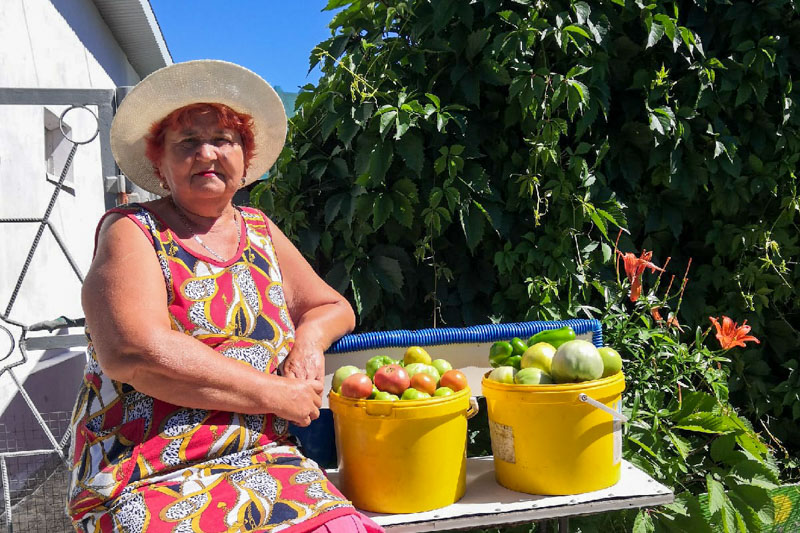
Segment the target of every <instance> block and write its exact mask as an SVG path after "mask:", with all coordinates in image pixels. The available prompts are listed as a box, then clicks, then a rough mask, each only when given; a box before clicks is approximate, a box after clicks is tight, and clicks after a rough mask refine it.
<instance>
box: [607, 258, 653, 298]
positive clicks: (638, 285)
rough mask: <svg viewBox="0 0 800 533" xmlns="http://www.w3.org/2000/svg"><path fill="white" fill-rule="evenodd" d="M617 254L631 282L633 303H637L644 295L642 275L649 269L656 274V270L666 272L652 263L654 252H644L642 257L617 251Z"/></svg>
mask: <svg viewBox="0 0 800 533" xmlns="http://www.w3.org/2000/svg"><path fill="white" fill-rule="evenodd" d="M617 253H618V254H619V255H620V256H621V257H622V263H623V265H624V266H625V275H626V276H628V280H629V281H630V282H631V294H630V298H631V301H632V302H635V301H636V300H638V299H639V296H641V294H642V274H644V271H645V270H647V269H648V268H649V269H650V272H655V271H656V270H658V271H659V272H664V269H663V268H660V267H657V266H656V265H654V264H653V263H651V262H650V259H651V258H652V257H653V252H648V251H646V250H642V255H641V256H639V257H636V255H634V254H632V253H630V252H628V253H626V254H623V253H622V252H620V251H617Z"/></svg>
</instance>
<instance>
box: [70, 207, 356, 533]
mask: <svg viewBox="0 0 800 533" xmlns="http://www.w3.org/2000/svg"><path fill="white" fill-rule="evenodd" d="M239 210H240V213H241V215H242V219H243V221H244V224H245V226H246V231H244V232H243V238H242V239H241V242H240V244H239V250H238V252H237V254H236V255H235V256H234V258H233V259H231V260H230V261H228V262H225V263H221V262H219V261H217V260H215V259H212V258H209V257H202V256H196V255H194V254H193V253H192V252H190V251H188V250H187V249H185V248H184V247H183V246H181V244H180V242H179V241H178V240H177V239H176V237H175V235H174V234H173V232H172V231H171V230H169V228H167V227H166V226H165V225H164V224H163V223H162V222H161V221H160V220H159V219H158V218H157V217H156V216H155V215H154V214H153V213H151V212H150V211H148V210H147V209H145V208H144V207H142V206H139V205H137V204H132V205H131V206H125V207H121V208H116V209H112V210H110V211H109V213H114V212H116V213H122V214H124V215H126V216H127V217H128V218H130V219H131V220H133V221H134V222H135V223H136V224H137V225H138V226H139V227H140V228H141V229H142V231H144V233H145V234H146V235H147V236H148V237H149V239H150V241H151V242H152V244H153V247H154V249H155V253H156V255H157V256H158V259H159V262H160V263H161V269H162V272H163V274H164V280H165V283H166V288H167V295H168V302H167V305H168V308H169V315H170V319H171V322H172V328H173V329H174V330H177V331H181V332H183V333H185V334H187V335H192V336H193V337H195V338H196V339H198V340H199V341H201V342H203V343H205V344H206V345H208V346H211V347H212V348H214V349H215V350H217V351H218V352H220V353H222V354H224V355H225V356H226V357H230V358H233V359H237V360H238V361H241V362H242V363H244V364H248V365H251V366H253V367H255V368H257V369H259V370H261V371H262V372H270V373H275V372H276V370H277V368H278V365H279V364H280V362H281V361H282V360H283V358H285V357H286V355H287V354H288V353H289V350H290V349H291V347H292V343H293V341H294V326H293V324H292V321H291V318H290V317H289V312H288V310H287V308H286V302H285V300H284V293H283V286H282V284H281V272H280V269H279V267H278V260H277V257H276V254H275V250H274V248H273V245H272V238H271V235H270V232H269V227H268V225H267V221H266V217H265V216H264V215H263V214H262V213H261V212H260V211H257V210H255V209H250V208H239ZM107 214H108V213H107ZM101 223H102V221H101ZM99 227H100V226H99V225H98V228H99ZM131 298H136V295H135V294H132V295H131ZM86 334H87V337H88V338H89V344H88V353H87V365H86V369H85V375H84V378H83V382H82V385H81V388H80V392H79V395H78V399H77V402H76V405H75V408H74V411H73V417H72V435H73V441H72V445H71V449H70V456H71V460H72V463H73V469H72V475H71V483H70V490H69V495H68V502H67V512H68V514H69V515H70V516H71V517H72V520H73V525H74V526H75V528H76V530H77V531H88V532H94V531H103V532H104V531H120V532H126V533H127V532H142V531H148V532H159V533H160V532H164V531H172V532H176V533H183V532H190V531H191V532H204V533H211V532H217V531H229V532H238V531H271V532H278V531H285V532H290V533H302V532H305V531H312V530H314V529H315V528H317V527H320V526H321V525H322V524H324V523H325V522H328V521H329V520H333V519H335V518H337V517H341V516H345V515H348V514H355V513H357V511H356V510H355V509H354V508H353V507H352V505H351V504H350V502H348V501H347V500H346V499H345V498H344V497H343V496H342V495H341V493H339V491H338V490H337V489H336V488H335V487H334V486H333V485H332V484H330V483H329V482H328V480H327V478H326V477H325V475H324V474H323V472H322V471H321V470H320V469H319V467H318V466H317V464H316V463H315V462H314V461H312V460H310V459H307V458H305V457H303V456H302V455H301V454H300V452H299V451H298V450H297V449H296V448H295V447H294V446H293V445H292V443H291V440H290V438H289V437H288V435H287V429H288V423H287V422H286V420H283V419H281V418H279V417H277V416H275V415H273V414H263V415H246V414H238V413H231V412H224V411H212V410H203V409H189V408H185V407H180V406H177V405H172V404H169V403H166V402H163V401H161V400H158V399H156V398H153V397H151V396H147V395H146V394H143V393H141V392H139V391H137V390H136V389H134V388H133V387H131V386H130V385H127V384H125V383H120V382H117V381H113V380H111V379H109V378H108V377H106V376H105V375H104V374H103V372H102V370H101V369H100V366H99V365H98V362H97V357H96V354H95V352H94V349H93V346H92V343H91V333H90V332H89V331H88V329H87V332H86Z"/></svg>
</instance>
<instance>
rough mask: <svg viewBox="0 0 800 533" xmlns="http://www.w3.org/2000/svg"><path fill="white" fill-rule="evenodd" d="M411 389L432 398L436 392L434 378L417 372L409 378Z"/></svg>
mask: <svg viewBox="0 0 800 533" xmlns="http://www.w3.org/2000/svg"><path fill="white" fill-rule="evenodd" d="M411 387H412V388H414V389H417V390H418V391H422V392H427V393H428V394H430V395H431V396H432V395H433V393H434V392H436V378H434V377H433V376H431V375H430V374H428V373H426V372H417V373H416V374H414V375H413V376H412V377H411Z"/></svg>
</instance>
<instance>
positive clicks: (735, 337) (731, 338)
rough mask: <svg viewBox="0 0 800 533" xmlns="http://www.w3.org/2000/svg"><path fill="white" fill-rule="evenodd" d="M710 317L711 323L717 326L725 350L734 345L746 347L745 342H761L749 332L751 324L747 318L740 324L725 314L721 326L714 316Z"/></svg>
mask: <svg viewBox="0 0 800 533" xmlns="http://www.w3.org/2000/svg"><path fill="white" fill-rule="evenodd" d="M708 319H709V320H711V323H712V324H714V327H715V328H717V335H716V337H717V340H718V341H719V345H720V347H721V348H722V349H723V350H729V349H731V348H733V347H734V346H741V347H742V348H744V343H746V342H750V341H753V342H755V343H756V344H761V341H759V340H758V339H757V338H755V337H753V336H752V335H748V333H750V326H748V325H747V320H745V321H744V322H743V323H742V325H741V326H739V325H738V324H736V322H734V321H733V320H731V319H730V318H728V317H726V316H724V315H723V316H722V325H721V326H720V324H719V321H718V320H717V319H716V318H714V317H713V316H710V317H708Z"/></svg>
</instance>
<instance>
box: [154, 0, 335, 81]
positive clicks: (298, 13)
mask: <svg viewBox="0 0 800 533" xmlns="http://www.w3.org/2000/svg"><path fill="white" fill-rule="evenodd" d="M327 3H328V1H327V0H221V1H220V0H215V1H211V0H150V4H151V5H152V7H153V11H154V12H155V14H156V18H157V19H158V23H159V25H160V26H161V32H162V33H163V34H164V39H165V40H166V41H167V46H168V47H169V50H170V53H171V54H172V59H173V60H174V61H175V62H179V61H187V60H190V59H223V60H225V61H232V62H234V63H238V64H240V65H242V66H244V67H247V68H249V69H250V70H252V71H254V72H256V73H257V74H259V75H261V77H262V78H264V79H265V80H267V81H268V82H269V83H271V84H272V85H277V86H280V88H281V89H283V90H284V91H288V92H296V91H297V87H298V86H302V85H304V84H306V83H316V82H317V80H318V79H319V75H320V74H319V69H315V70H314V71H312V72H311V74H307V73H308V58H309V55H310V54H311V50H312V49H313V48H314V46H316V45H317V44H319V43H320V42H322V41H324V40H325V39H327V38H329V37H330V35H331V30H330V29H329V28H328V24H329V23H330V21H331V20H332V19H333V17H334V12H333V11H322V9H323V8H324V7H325V6H326V5H327Z"/></svg>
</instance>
